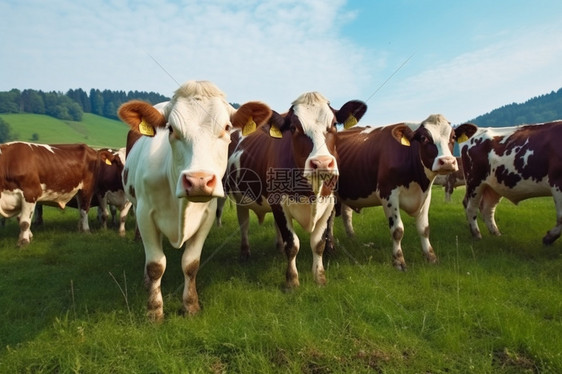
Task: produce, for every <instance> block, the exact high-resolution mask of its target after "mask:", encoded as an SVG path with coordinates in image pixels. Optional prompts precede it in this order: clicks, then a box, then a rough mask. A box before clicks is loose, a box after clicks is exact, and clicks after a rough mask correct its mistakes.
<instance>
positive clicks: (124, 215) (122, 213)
mask: <svg viewBox="0 0 562 374" xmlns="http://www.w3.org/2000/svg"><path fill="white" fill-rule="evenodd" d="M132 206H133V203H131V202H130V201H129V200H127V201H126V202H125V204H124V205H123V206H122V207H121V211H120V212H119V236H122V237H124V236H125V223H126V222H127V215H128V214H129V210H131V207H132Z"/></svg>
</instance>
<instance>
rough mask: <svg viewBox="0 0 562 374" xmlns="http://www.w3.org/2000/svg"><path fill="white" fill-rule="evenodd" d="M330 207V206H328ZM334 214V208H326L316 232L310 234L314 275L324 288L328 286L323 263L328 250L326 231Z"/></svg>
mask: <svg viewBox="0 0 562 374" xmlns="http://www.w3.org/2000/svg"><path fill="white" fill-rule="evenodd" d="M328 205H330V204H328ZM333 212H334V209H333V206H329V207H328V208H326V212H325V213H324V214H323V215H322V217H320V219H319V220H318V222H316V226H315V227H314V230H313V231H312V232H311V233H310V248H311V249H312V275H313V276H314V281H315V282H316V283H317V284H318V285H320V286H323V285H325V284H326V273H325V271H324V264H323V263H322V255H323V254H324V250H325V248H326V235H325V234H326V231H327V230H328V221H329V220H330V219H331V217H332V214H333Z"/></svg>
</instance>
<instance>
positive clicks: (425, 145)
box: [392, 114, 458, 174]
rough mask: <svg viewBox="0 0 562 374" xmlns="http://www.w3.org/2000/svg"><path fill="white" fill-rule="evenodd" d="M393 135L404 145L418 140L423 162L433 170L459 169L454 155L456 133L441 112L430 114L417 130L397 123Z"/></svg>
mask: <svg viewBox="0 0 562 374" xmlns="http://www.w3.org/2000/svg"><path fill="white" fill-rule="evenodd" d="M392 135H393V137H394V138H395V139H396V140H397V141H399V142H400V143H401V144H402V145H404V146H408V147H409V146H410V145H411V142H417V143H418V144H419V150H420V157H421V160H422V163H423V165H424V166H425V167H426V168H427V169H429V170H430V171H431V172H434V173H438V174H447V173H450V172H453V171H457V170H458V165H457V159H456V158H455V157H454V156H453V146H454V142H455V133H454V131H453V127H452V126H451V123H450V122H449V121H447V120H446V119H445V117H443V116H442V115H441V114H432V115H430V116H429V117H427V119H426V120H425V121H423V122H422V123H421V124H420V125H419V126H417V128H415V130H413V129H412V128H411V127H410V126H409V125H406V124H401V125H397V126H395V127H394V128H393V131H392Z"/></svg>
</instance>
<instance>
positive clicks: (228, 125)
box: [224, 123, 232, 132]
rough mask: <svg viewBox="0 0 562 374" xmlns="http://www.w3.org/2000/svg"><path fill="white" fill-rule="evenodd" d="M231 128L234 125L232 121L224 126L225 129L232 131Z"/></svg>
mask: <svg viewBox="0 0 562 374" xmlns="http://www.w3.org/2000/svg"><path fill="white" fill-rule="evenodd" d="M231 130H232V125H231V124H230V123H227V124H226V125H225V126H224V131H226V132H230V131H231Z"/></svg>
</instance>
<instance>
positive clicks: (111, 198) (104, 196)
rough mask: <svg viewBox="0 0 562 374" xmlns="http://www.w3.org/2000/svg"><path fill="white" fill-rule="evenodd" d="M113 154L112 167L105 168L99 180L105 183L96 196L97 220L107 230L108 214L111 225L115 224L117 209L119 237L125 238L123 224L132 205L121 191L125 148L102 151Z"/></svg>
mask: <svg viewBox="0 0 562 374" xmlns="http://www.w3.org/2000/svg"><path fill="white" fill-rule="evenodd" d="M103 150H106V151H108V152H111V153H113V155H114V157H115V162H113V163H112V165H113V167H111V168H106V170H105V171H104V173H103V175H102V176H101V179H103V181H104V182H105V183H104V184H105V186H106V188H104V189H103V190H101V191H99V192H98V193H97V195H96V197H97V200H98V202H99V207H98V219H99V221H100V223H101V225H102V227H103V228H107V221H108V219H109V214H110V213H111V216H112V223H113V224H114V223H115V208H117V209H119V235H120V236H125V222H126V220H127V215H128V214H129V210H130V209H131V207H132V205H133V204H132V203H131V202H130V201H129V199H127V196H125V191H124V190H123V180H122V177H121V176H122V173H123V168H124V165H125V148H120V149H118V150H113V149H109V148H106V149H103Z"/></svg>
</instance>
